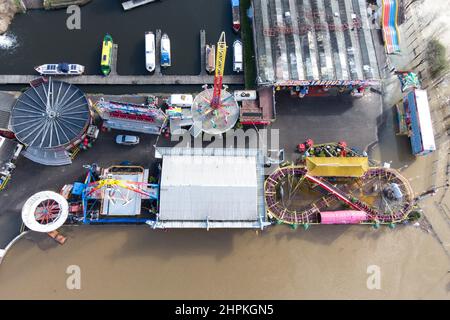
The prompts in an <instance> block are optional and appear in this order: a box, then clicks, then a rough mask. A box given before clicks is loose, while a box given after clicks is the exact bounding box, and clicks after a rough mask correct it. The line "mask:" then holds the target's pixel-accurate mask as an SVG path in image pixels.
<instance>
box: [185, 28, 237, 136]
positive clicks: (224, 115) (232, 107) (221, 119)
mask: <svg viewBox="0 0 450 320" xmlns="http://www.w3.org/2000/svg"><path fill="white" fill-rule="evenodd" d="M226 54H227V44H226V40H225V32H222V34H221V35H220V39H219V41H218V42H217V50H216V73H215V77H214V87H213V88H212V89H205V90H204V91H202V92H200V94H198V95H197V96H196V97H195V99H194V103H193V104H192V108H191V111H192V118H193V120H194V125H193V130H194V136H198V135H199V134H200V133H201V131H203V132H206V133H208V134H222V133H224V132H226V131H228V130H229V129H231V128H232V127H233V126H234V125H235V124H236V122H237V120H238V118H239V105H238V103H237V102H236V100H235V99H234V97H233V95H232V94H231V93H229V92H228V91H226V90H223V74H224V69H225V59H226Z"/></svg>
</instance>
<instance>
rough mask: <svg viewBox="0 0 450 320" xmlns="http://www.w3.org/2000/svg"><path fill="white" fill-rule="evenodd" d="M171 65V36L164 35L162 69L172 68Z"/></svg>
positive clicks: (162, 38) (162, 40) (162, 39)
mask: <svg viewBox="0 0 450 320" xmlns="http://www.w3.org/2000/svg"><path fill="white" fill-rule="evenodd" d="M171 65H172V59H171V57H170V39H169V36H168V35H167V34H166V33H164V34H163V35H162V37H161V67H170V66H171Z"/></svg>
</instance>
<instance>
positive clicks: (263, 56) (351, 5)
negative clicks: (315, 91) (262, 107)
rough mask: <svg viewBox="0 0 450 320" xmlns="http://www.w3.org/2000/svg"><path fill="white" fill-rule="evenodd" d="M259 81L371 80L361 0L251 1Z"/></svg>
mask: <svg viewBox="0 0 450 320" xmlns="http://www.w3.org/2000/svg"><path fill="white" fill-rule="evenodd" d="M252 3H253V9H254V19H253V30H254V41H255V50H256V58H257V70H258V78H257V83H258V84H259V85H260V86H277V87H292V86H294V87H295V86H307V87H318V86H324V87H342V88H345V87H349V88H354V87H358V86H363V87H367V86H372V85H377V84H378V80H379V71H378V63H377V58H376V54H375V47H374V43H373V38H372V34H371V22H370V21H369V17H368V13H367V3H366V0H253V1H252Z"/></svg>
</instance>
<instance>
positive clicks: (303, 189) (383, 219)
mask: <svg viewBox="0 0 450 320" xmlns="http://www.w3.org/2000/svg"><path fill="white" fill-rule="evenodd" d="M413 199H414V195H413V191H412V189H411V186H410V184H409V182H408V181H407V180H406V179H405V178H404V177H403V176H401V175H400V173H399V172H397V171H395V170H392V169H386V168H370V169H369V170H368V171H367V172H366V173H365V174H364V175H363V176H362V177H360V178H339V177H334V178H327V179H326V178H323V177H316V176H312V175H310V174H308V172H307V169H306V167H303V166H288V167H283V168H279V169H278V170H277V171H275V172H274V173H273V174H272V175H270V176H269V177H268V178H267V180H266V182H265V201H266V209H267V211H268V214H269V216H271V217H272V218H274V219H276V220H277V222H278V223H285V224H289V225H293V226H297V225H309V224H320V223H323V224H376V225H379V224H389V225H393V224H396V223H400V222H402V221H404V220H406V219H407V218H408V214H409V213H410V212H411V210H412V208H413V202H414V201H413ZM348 208H352V209H354V210H355V211H352V212H349V211H348ZM330 211H331V212H330ZM331 213H333V214H335V215H334V217H333V218H332V219H331V218H330V214H331ZM322 214H323V216H322Z"/></svg>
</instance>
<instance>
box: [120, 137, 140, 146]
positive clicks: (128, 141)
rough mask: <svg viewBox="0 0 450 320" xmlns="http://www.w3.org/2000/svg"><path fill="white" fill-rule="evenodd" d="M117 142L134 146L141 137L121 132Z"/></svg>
mask: <svg viewBox="0 0 450 320" xmlns="http://www.w3.org/2000/svg"><path fill="white" fill-rule="evenodd" d="M116 143H117V144H123V145H126V146H134V145H137V144H138V143H139V137H136V136H128V135H122V134H120V135H118V136H117V137H116Z"/></svg>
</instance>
